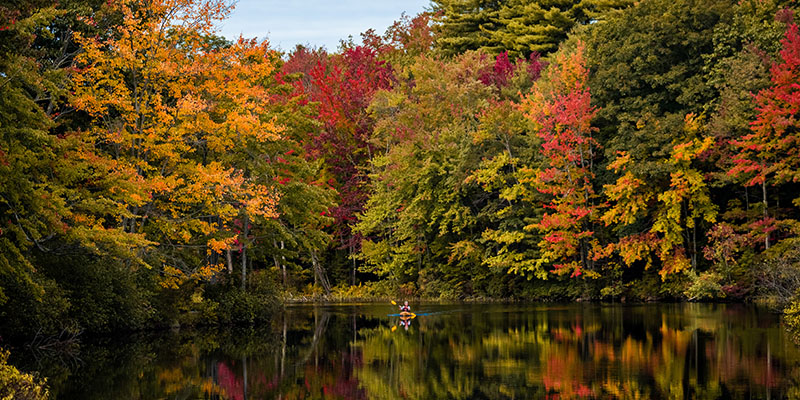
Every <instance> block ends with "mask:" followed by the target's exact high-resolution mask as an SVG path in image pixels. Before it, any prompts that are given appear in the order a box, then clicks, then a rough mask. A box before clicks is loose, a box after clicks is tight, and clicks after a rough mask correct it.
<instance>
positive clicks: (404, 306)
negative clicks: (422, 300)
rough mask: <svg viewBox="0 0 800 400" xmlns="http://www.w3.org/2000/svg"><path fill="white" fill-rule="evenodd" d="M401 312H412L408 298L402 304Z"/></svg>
mask: <svg viewBox="0 0 800 400" xmlns="http://www.w3.org/2000/svg"><path fill="white" fill-rule="evenodd" d="M400 312H411V306H409V305H408V300H406V301H405V302H404V303H403V305H402V306H400Z"/></svg>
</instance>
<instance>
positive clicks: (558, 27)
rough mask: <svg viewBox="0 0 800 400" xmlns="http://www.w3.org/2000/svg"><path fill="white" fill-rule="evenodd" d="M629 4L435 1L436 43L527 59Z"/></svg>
mask: <svg viewBox="0 0 800 400" xmlns="http://www.w3.org/2000/svg"><path fill="white" fill-rule="evenodd" d="M632 3H633V2H632V1H629V0H612V1H596V0H582V1H542V0H513V1H488V0H467V1H464V0H434V1H433V12H434V16H435V17H434V20H435V21H436V23H437V24H436V25H435V30H436V33H437V39H436V47H437V48H438V49H439V50H440V51H441V52H442V53H443V54H445V55H447V56H452V55H455V54H460V53H463V52H465V51H467V50H482V51H484V52H487V53H489V54H492V55H494V54H498V53H501V52H503V51H507V52H509V54H510V55H512V56H513V57H515V58H516V57H523V58H527V57H528V56H529V55H530V54H531V53H533V52H538V53H541V54H548V53H551V52H554V51H555V50H556V49H557V48H558V45H559V43H561V42H562V41H563V40H564V39H566V38H567V33H568V32H569V31H570V30H571V29H572V28H573V27H574V26H576V25H585V24H589V23H593V22H597V21H598V20H600V19H602V18H603V15H604V14H605V13H607V12H609V11H611V10H614V9H620V8H625V7H627V6H629V5H631V4H632Z"/></svg>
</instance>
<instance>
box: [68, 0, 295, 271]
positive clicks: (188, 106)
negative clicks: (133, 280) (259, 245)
mask: <svg viewBox="0 0 800 400" xmlns="http://www.w3.org/2000/svg"><path fill="white" fill-rule="evenodd" d="M107 7H108V9H107V10H106V12H114V13H119V14H121V15H122V16H123V17H122V21H123V22H122V24H121V25H120V26H119V27H117V29H116V31H115V35H114V36H112V37H109V38H98V37H85V36H78V41H79V43H80V44H81V45H82V46H83V49H84V52H83V53H82V54H81V55H80V57H79V58H78V60H77V62H78V65H77V67H76V68H75V70H74V73H73V74H72V79H73V81H74V91H75V94H74V100H73V104H74V105H75V106H76V108H78V109H79V110H81V111H83V112H85V113H87V114H88V115H89V116H90V117H91V118H92V120H93V123H92V125H91V127H90V129H88V130H87V131H84V132H78V133H76V134H75V135H76V136H83V137H85V138H86V140H87V141H89V143H94V144H95V145H94V148H88V149H86V155H85V157H91V158H92V161H93V163H94V164H96V165H99V166H102V167H103V169H102V170H101V169H97V167H91V168H90V167H89V166H88V165H87V166H85V168H84V169H82V170H81V172H82V173H84V174H86V178H85V179H86V182H87V185H89V186H92V187H94V189H93V190H95V191H96V193H103V195H104V197H105V198H106V199H108V200H109V201H112V202H114V204H117V205H118V207H119V209H118V213H117V214H116V215H113V214H112V215H108V214H106V215H95V216H94V217H93V218H94V223H95V224H96V226H99V227H102V228H103V229H106V230H110V231H121V232H124V233H127V234H130V235H134V236H135V235H140V236H142V237H147V238H149V239H152V240H153V241H154V242H156V243H157V244H158V245H157V247H156V250H157V251H155V252H153V251H151V252H148V253H147V254H146V255H144V256H143V257H141V258H142V260H143V261H144V262H146V263H148V264H149V265H150V266H154V267H157V268H158V270H159V271H160V272H161V273H162V275H163V278H164V279H163V282H162V283H163V285H165V286H166V287H177V285H179V284H180V283H182V282H183V281H184V280H186V279H190V278H191V279H208V278H210V277H212V276H213V275H214V274H215V272H216V271H218V270H220V269H221V268H222V267H223V264H224V263H223V262H222V260H220V259H218V258H217V257H216V256H215V254H217V253H218V252H221V251H223V250H228V251H230V250H231V249H233V248H236V249H237V250H239V251H240V252H241V257H240V259H241V272H242V283H243V284H244V278H245V274H246V270H247V267H248V264H247V254H248V253H247V252H248V247H249V245H250V243H251V241H252V238H251V237H250V235H249V232H250V229H251V228H250V227H251V224H252V222H253V221H254V220H255V219H257V218H272V217H274V216H276V213H275V202H276V199H277V197H276V195H275V193H274V191H273V189H272V188H271V184H272V183H271V182H265V181H264V180H263V178H262V177H259V176H258V175H257V172H258V171H257V164H258V162H259V156H258V155H257V153H256V152H257V150H258V146H259V145H260V144H262V143H267V142H270V141H273V140H276V139H277V138H278V135H279V133H280V131H281V128H280V127H279V126H278V125H277V124H276V123H275V121H274V120H271V119H264V118H263V117H262V115H261V114H260V108H261V107H263V106H264V105H265V104H267V103H268V102H269V94H268V92H267V91H266V89H265V88H264V87H263V83H264V79H265V77H267V76H269V75H270V74H271V73H272V72H273V71H274V63H273V61H272V60H271V59H270V57H269V50H268V48H267V46H266V44H263V43H262V44H257V43H254V42H252V41H244V40H239V41H238V42H237V43H235V44H232V45H230V46H223V47H214V46H209V44H208V43H209V42H208V40H207V38H208V35H209V33H210V32H211V29H212V27H213V23H214V21H215V20H216V19H219V18H222V17H223V16H224V15H225V14H226V13H227V10H228V9H227V7H226V6H225V4H224V3H223V2H219V1H211V2H196V1H191V0H186V1H176V2H172V1H163V2H162V1H157V2H151V3H147V4H140V3H136V2H119V3H110V4H109V5H108V6H107ZM198 248H199V249H202V250H201V251H200V252H197V251H196V249H198ZM205 249H208V252H206V250H205ZM229 254H230V253H229ZM190 255H192V256H191V257H199V260H198V261H199V262H196V263H195V262H190ZM228 268H229V271H231V269H232V266H231V263H230V257H228Z"/></svg>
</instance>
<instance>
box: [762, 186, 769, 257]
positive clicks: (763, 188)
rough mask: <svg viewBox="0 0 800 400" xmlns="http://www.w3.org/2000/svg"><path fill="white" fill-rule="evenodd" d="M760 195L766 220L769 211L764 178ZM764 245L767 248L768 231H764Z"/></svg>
mask: <svg viewBox="0 0 800 400" xmlns="http://www.w3.org/2000/svg"><path fill="white" fill-rule="evenodd" d="M761 196H762V200H763V202H764V220H765V222H766V219H767V217H769V213H768V212H767V181H766V179H765V180H764V182H761ZM764 247H766V248H767V249H769V232H766V235H765V236H764Z"/></svg>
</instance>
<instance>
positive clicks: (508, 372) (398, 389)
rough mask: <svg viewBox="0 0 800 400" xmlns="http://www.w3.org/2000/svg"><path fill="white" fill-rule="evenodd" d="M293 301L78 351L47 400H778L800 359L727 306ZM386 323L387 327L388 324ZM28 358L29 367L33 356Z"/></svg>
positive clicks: (778, 332) (58, 373)
mask: <svg viewBox="0 0 800 400" xmlns="http://www.w3.org/2000/svg"><path fill="white" fill-rule="evenodd" d="M417 309H418V310H420V311H428V312H430V314H429V315H421V316H418V317H417V318H415V319H414V320H413V321H412V323H411V324H410V326H408V327H407V328H408V329H407V330H406V329H405V328H406V327H405V326H400V325H398V324H400V323H401V320H400V319H399V318H397V317H390V316H387V314H388V313H390V312H392V309H390V308H389V306H382V305H350V306H325V307H311V306H294V307H288V308H287V310H286V312H285V313H284V314H282V315H279V316H277V317H276V319H275V321H274V323H273V326H269V327H260V328H256V329H233V330H221V331H206V332H180V333H167V334H161V335H155V336H154V335H150V336H140V337H136V338H131V339H129V340H127V341H126V342H124V343H119V342H114V343H112V342H108V341H107V342H98V343H87V344H85V345H84V346H83V349H82V352H81V358H82V361H81V362H79V363H77V364H76V365H69V364H63V363H59V362H56V361H53V360H49V361H48V360H44V361H42V360H41V359H40V360H39V362H44V365H40V366H39V368H41V370H42V371H43V372H44V373H45V374H46V375H48V376H49V377H50V379H49V381H50V383H51V386H52V388H53V392H54V394H55V395H56V398H57V399H101V398H102V399H107V398H115V399H139V398H142V399H151V398H176V399H186V398H207V399H261V398H268V399H271V398H276V399H469V398H478V399H483V398H489V399H495V398H508V399H513V398H551V399H569V398H622V399H671V398H696V399H718V398H763V399H767V398H786V397H792V396H795V395H798V394H800V391H798V389H797V388H798V385H799V384H800V380H799V379H798V376H799V375H800V368H798V367H800V352H798V349H797V348H796V347H795V346H794V345H793V344H792V343H791V342H790V341H789V339H788V336H787V335H786V334H785V333H784V331H783V330H782V329H781V327H780V326H779V323H778V319H777V317H775V316H773V315H770V314H768V313H765V312H759V310H757V309H755V308H752V307H747V306H735V305H698V304H685V305H681V304H674V305H641V306H620V305H613V306H611V305H608V306H603V305H568V306H541V305H539V306H536V305H466V306H465V305H458V306H448V305H427V306H425V305H423V306H418V307H417ZM393 328H394V329H393ZM31 362H32V361H31Z"/></svg>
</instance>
